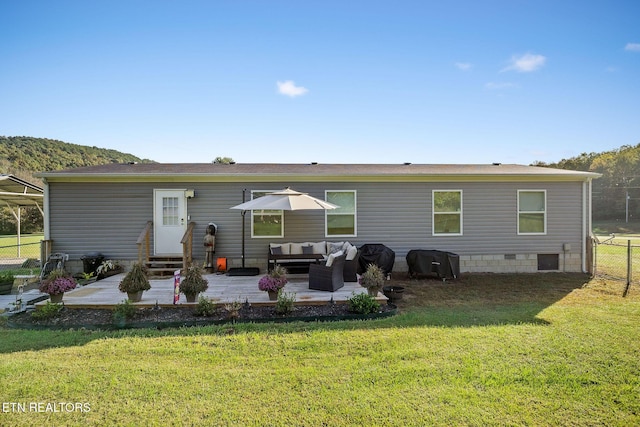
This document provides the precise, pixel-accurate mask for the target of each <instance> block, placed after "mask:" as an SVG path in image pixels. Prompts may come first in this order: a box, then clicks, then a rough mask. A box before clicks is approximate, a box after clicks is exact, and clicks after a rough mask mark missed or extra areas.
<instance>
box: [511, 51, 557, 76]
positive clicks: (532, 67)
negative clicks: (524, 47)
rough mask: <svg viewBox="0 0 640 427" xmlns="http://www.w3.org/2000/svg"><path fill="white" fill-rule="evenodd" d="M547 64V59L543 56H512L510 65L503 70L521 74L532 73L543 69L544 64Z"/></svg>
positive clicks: (526, 54)
mask: <svg viewBox="0 0 640 427" xmlns="http://www.w3.org/2000/svg"><path fill="white" fill-rule="evenodd" d="M545 62H547V58H545V57H544V56H542V55H534V54H531V53H525V54H524V55H521V56H516V55H514V56H512V57H511V60H510V61H509V65H508V66H507V67H506V68H503V69H502V70H501V72H504V71H518V72H520V73H530V72H532V71H536V70H538V69H539V68H541V67H542V66H543V65H544V63H545Z"/></svg>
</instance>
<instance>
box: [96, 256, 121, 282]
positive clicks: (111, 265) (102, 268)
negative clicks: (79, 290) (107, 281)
mask: <svg viewBox="0 0 640 427" xmlns="http://www.w3.org/2000/svg"><path fill="white" fill-rule="evenodd" d="M121 272H122V266H121V265H120V264H119V263H118V262H117V261H113V260H110V259H105V260H104V261H102V262H101V263H100V265H99V266H98V267H97V268H96V276H97V277H98V280H101V279H104V278H105V277H109V276H113V275H115V274H118V273H121Z"/></svg>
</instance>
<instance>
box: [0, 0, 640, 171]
mask: <svg viewBox="0 0 640 427" xmlns="http://www.w3.org/2000/svg"><path fill="white" fill-rule="evenodd" d="M639 22H640V1H637V0H630V1H616V0H604V1H589V0H583V1H559V0H555V1H546V0H532V1H528V0H487V1H480V0H476V1H456V0H452V1H427V0H424V1H403V0H396V1H347V0H342V1H332V0H323V1H277V0H274V1H266V0H264V1H242V0H234V1H213V0H211V1H188V0H187V1H161V0H156V1H135V0H130V1H122V2H121V1H84V0H83V1H31V0H21V1H10V0H0V64H1V65H0V100H1V101H0V135H5V136H16V135H26V136H35V137H44V138H52V139H60V140H63V141H66V142H71V143H75V144H81V145H89V146H98V147H104V148H113V149H116V150H120V151H124V152H127V153H131V154H134V155H137V156H139V157H143V158H149V159H153V160H156V161H160V162H210V161H212V160H213V159H214V158H215V157H217V156H228V157H232V158H233V159H234V160H236V161H238V162H243V163H251V162H276V163H306V162H311V161H316V162H321V163H399V162H407V161H408V162H413V163H490V162H502V163H522V164H529V163H531V162H533V161H536V160H540V161H546V162H553V161H558V160H560V159H562V158H567V157H572V156H575V155H579V154H580V153H582V152H592V151H595V152H600V151H605V150H610V149H614V148H617V147H620V146H621V145H635V144H638V143H640V25H639V24H638V23H639Z"/></svg>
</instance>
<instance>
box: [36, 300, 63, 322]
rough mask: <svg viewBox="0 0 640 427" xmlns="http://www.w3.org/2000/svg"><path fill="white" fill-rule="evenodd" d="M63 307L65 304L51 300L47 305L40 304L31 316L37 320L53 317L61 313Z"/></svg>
mask: <svg viewBox="0 0 640 427" xmlns="http://www.w3.org/2000/svg"><path fill="white" fill-rule="evenodd" d="M63 308H64V304H56V303H52V302H51V301H47V303H46V304H45V305H43V306H40V307H39V308H38V309H37V310H35V311H34V312H33V313H31V317H33V318H34V319H36V320H47V319H53V318H54V317H57V316H58V315H59V314H60V312H61V311H62V309H63Z"/></svg>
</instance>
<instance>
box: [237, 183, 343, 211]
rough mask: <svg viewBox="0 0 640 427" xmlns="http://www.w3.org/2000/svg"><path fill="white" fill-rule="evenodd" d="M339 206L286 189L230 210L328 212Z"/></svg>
mask: <svg viewBox="0 0 640 427" xmlns="http://www.w3.org/2000/svg"><path fill="white" fill-rule="evenodd" d="M338 207H339V206H337V205H334V204H332V203H329V202H325V201H324V200H320V199H316V198H315V197H312V196H310V195H308V194H307V193H300V192H299V191H295V190H292V189H290V188H285V189H284V190H280V191H275V192H273V193H269V194H267V195H265V196H262V197H258V198H257V199H253V200H250V201H248V202H245V203H241V204H239V205H237V206H233V207H231V208H230V209H242V210H243V211H253V210H263V209H271V210H279V211H298V210H317V209H322V210H328V209H336V208H338Z"/></svg>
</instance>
